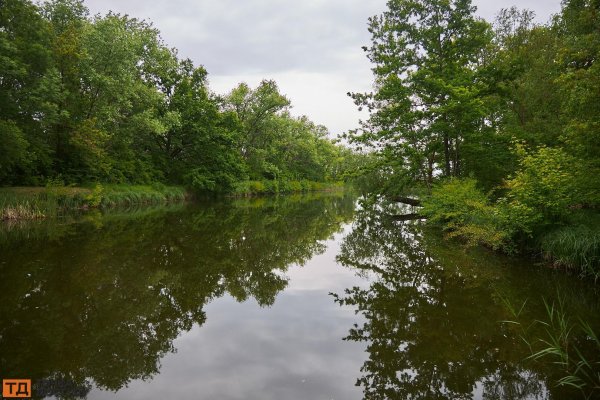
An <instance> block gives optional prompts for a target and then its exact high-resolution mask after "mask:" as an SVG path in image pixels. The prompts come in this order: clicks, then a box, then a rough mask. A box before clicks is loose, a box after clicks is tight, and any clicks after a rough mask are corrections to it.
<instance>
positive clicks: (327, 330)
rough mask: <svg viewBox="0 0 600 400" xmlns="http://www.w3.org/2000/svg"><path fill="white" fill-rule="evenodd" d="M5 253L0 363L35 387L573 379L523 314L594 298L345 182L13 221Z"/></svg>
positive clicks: (371, 391)
mask: <svg viewBox="0 0 600 400" xmlns="http://www.w3.org/2000/svg"><path fill="white" fill-rule="evenodd" d="M0 273H1V275H0V276H1V278H2V279H1V281H0V297H1V298H0V315H1V317H0V361H1V366H0V376H1V377H2V378H9V377H10V378H28V379H32V381H33V383H34V394H35V398H58V399H63V398H87V399H145V400H146V399H175V398H177V399H187V398H194V399H344V400H351V399H363V398H364V399H409V398H413V399H444V398H449V399H562V398H577V396H579V392H577V391H566V390H564V389H561V388H557V387H556V386H555V385H554V382H555V381H556V379H557V378H560V377H561V371H560V370H558V369H556V368H554V367H553V366H552V365H551V364H549V363H542V362H536V361H531V360H526V358H527V357H528V356H529V355H530V354H531V350H530V349H529V347H528V345H527V343H526V342H525V341H526V340H532V339H530V338H532V337H537V336H539V337H540V338H543V337H544V336H543V335H544V334H545V333H544V332H545V331H544V330H543V329H540V327H539V325H540V324H537V325H536V324H534V326H533V328H531V329H528V328H527V327H529V326H530V325H531V323H532V322H533V321H535V320H540V321H544V320H545V318H547V313H546V309H545V306H544V301H545V302H546V304H552V303H556V304H558V302H559V300H561V304H562V307H563V308H564V311H565V313H566V314H567V315H568V316H569V317H570V318H572V320H573V321H575V319H576V318H578V317H581V318H583V319H585V320H588V321H590V322H591V323H592V324H593V325H594V326H595V327H598V322H599V321H598V315H600V313H599V311H600V300H599V299H600V296H599V295H598V293H597V288H596V287H595V286H594V285H593V284H590V283H589V282H588V283H586V282H582V281H580V280H579V279H577V278H576V277H571V276H568V275H566V274H565V273H563V272H562V271H554V270H550V269H548V268H544V267H542V266H538V265H535V262H534V260H530V259H526V258H509V257H504V256H500V255H498V254H494V253H492V252H490V251H488V250H485V249H475V250H466V249H464V248H463V247H462V246H461V245H460V244H457V243H455V242H451V241H446V240H444V239H443V238H442V237H441V236H440V235H439V233H437V232H435V231H432V230H429V229H428V228H426V227H424V226H423V224H422V223H421V222H419V221H408V222H395V221H393V220H392V219H390V218H388V217H386V214H385V213H384V212H382V211H381V210H380V209H379V208H378V207H377V206H374V207H361V206H358V203H357V199H356V197H355V196H353V195H351V194H347V193H343V194H322V195H305V196H287V197H278V198H258V199H242V200H220V201H214V202H200V203H196V204H183V205H170V206H164V207H153V208H141V209H137V210H111V211H107V212H105V213H101V212H98V211H95V212H89V213H86V214H83V215H79V216H70V217H67V218H63V219H59V220H49V221H39V222H29V223H22V224H17V225H6V224H5V225H2V226H1V227H0ZM522 305H524V306H523V307H522V308H521V306H522ZM511 309H513V310H521V309H522V311H521V313H519V315H518V316H515V314H514V313H511V311H510V310H511ZM507 320H513V321H515V320H518V321H519V322H520V323H521V324H520V325H519V324H515V323H509V322H503V321H507ZM532 331H533V332H532ZM536 335H537V336H536Z"/></svg>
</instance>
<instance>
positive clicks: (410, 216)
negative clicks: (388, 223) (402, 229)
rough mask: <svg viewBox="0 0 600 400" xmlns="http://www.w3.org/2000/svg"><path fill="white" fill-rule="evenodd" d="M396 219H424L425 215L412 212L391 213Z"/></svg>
mask: <svg viewBox="0 0 600 400" xmlns="http://www.w3.org/2000/svg"><path fill="white" fill-rule="evenodd" d="M390 217H392V219H393V220H394V221H412V220H415V219H424V218H425V217H424V216H422V215H421V214H416V213H411V214H399V215H390Z"/></svg>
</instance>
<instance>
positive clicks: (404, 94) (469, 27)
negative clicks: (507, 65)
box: [352, 0, 491, 186]
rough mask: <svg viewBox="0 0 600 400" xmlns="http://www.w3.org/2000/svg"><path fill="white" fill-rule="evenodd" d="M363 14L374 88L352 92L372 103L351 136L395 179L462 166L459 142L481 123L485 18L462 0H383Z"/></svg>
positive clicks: (428, 177) (428, 176) (449, 172)
mask: <svg viewBox="0 0 600 400" xmlns="http://www.w3.org/2000/svg"><path fill="white" fill-rule="evenodd" d="M387 6H388V10H387V11H385V12H384V13H383V14H382V15H380V16H376V17H373V18H371V19H370V20H369V31H370V32H371V34H372V45H371V46H370V47H365V48H364V49H365V51H366V52H367V55H368V58H369V60H370V61H371V62H372V63H373V64H374V67H373V73H374V75H375V88H376V90H375V92H374V93H367V94H360V93H359V94H356V93H355V94H353V95H352V97H353V98H354V100H355V103H356V104H357V105H359V106H360V107H367V108H368V109H369V110H370V111H371V117H370V119H369V121H367V122H366V123H364V124H363V126H362V129H361V130H359V131H357V132H356V133H355V134H354V138H353V139H354V140H355V141H358V142H362V143H366V144H368V145H372V146H374V147H375V148H376V149H378V150H379V151H380V152H381V154H382V155H383V156H384V157H385V158H386V159H387V160H388V161H389V164H388V165H390V166H392V167H393V168H394V169H395V173H396V174H397V175H398V176H399V177H400V179H399V181H400V183H401V184H402V183H406V182H407V181H408V182H415V181H420V182H423V183H425V185H427V186H430V185H431V184H432V182H433V179H434V176H436V175H437V174H439V173H442V174H443V175H445V176H458V175H461V174H462V173H464V172H465V171H464V168H463V156H462V153H461V149H462V147H463V145H464V143H465V142H468V141H469V139H470V135H472V133H473V132H474V131H476V130H477V129H478V128H479V127H480V126H481V125H482V124H483V123H484V116H485V108H484V107H483V105H482V102H481V99H480V97H481V94H480V92H481V91H482V90H483V89H485V87H483V85H482V84H481V83H480V82H479V81H478V79H477V74H476V70H477V65H478V64H479V62H480V59H481V55H482V49H483V48H484V46H486V44H487V43H488V42H489V41H490V39H491V33H490V32H491V31H490V26H489V24H488V23H486V22H484V21H483V20H481V19H478V18H476V17H475V16H474V15H473V13H474V11H475V8H474V7H473V6H472V5H471V2H470V1H469V0H453V1H448V0H427V1H421V2H415V1H408V0H391V1H388V4H387Z"/></svg>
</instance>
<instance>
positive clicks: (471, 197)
mask: <svg viewBox="0 0 600 400" xmlns="http://www.w3.org/2000/svg"><path fill="white" fill-rule="evenodd" d="M421 212H422V214H423V215H425V216H426V217H428V218H429V221H430V223H440V224H442V225H443V226H444V229H445V230H446V231H448V236H449V237H460V238H462V239H465V240H466V243H467V245H470V246H472V245H477V244H484V245H487V246H490V247H492V248H494V249H499V248H505V249H506V248H507V247H506V246H507V245H508V243H509V240H510V231H508V230H507V229H506V226H505V225H504V224H503V223H502V222H504V221H503V218H502V216H501V215H499V213H498V210H497V209H496V208H494V207H493V205H491V204H489V201H488V198H487V196H486V195H485V193H483V192H482V191H481V190H480V189H478V188H477V182H476V181H475V180H474V179H468V178H467V179H451V180H449V181H447V182H444V183H442V184H440V185H438V186H436V187H434V188H433V189H432V191H431V195H430V196H427V197H426V198H425V199H424V201H423V209H422V211H421Z"/></svg>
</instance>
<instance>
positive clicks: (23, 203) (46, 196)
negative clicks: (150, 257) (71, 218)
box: [0, 184, 186, 221]
mask: <svg viewBox="0 0 600 400" xmlns="http://www.w3.org/2000/svg"><path fill="white" fill-rule="evenodd" d="M185 198H186V191H185V189H184V188H182V187H176V186H165V185H162V184H153V185H145V186H142V185H136V186H129V185H107V186H102V185H101V184H96V185H95V186H93V187H89V188H86V187H70V186H62V185H56V184H54V185H48V186H46V187H12V188H0V220H3V221H6V220H12V221H16V220H25V219H29V220H31V219H41V218H51V217H57V216H61V215H64V214H65V213H66V212H70V211H73V210H87V209H90V208H107V207H116V206H132V205H139V204H144V205H146V204H161V203H171V202H179V201H183V200H184V199H185Z"/></svg>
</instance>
